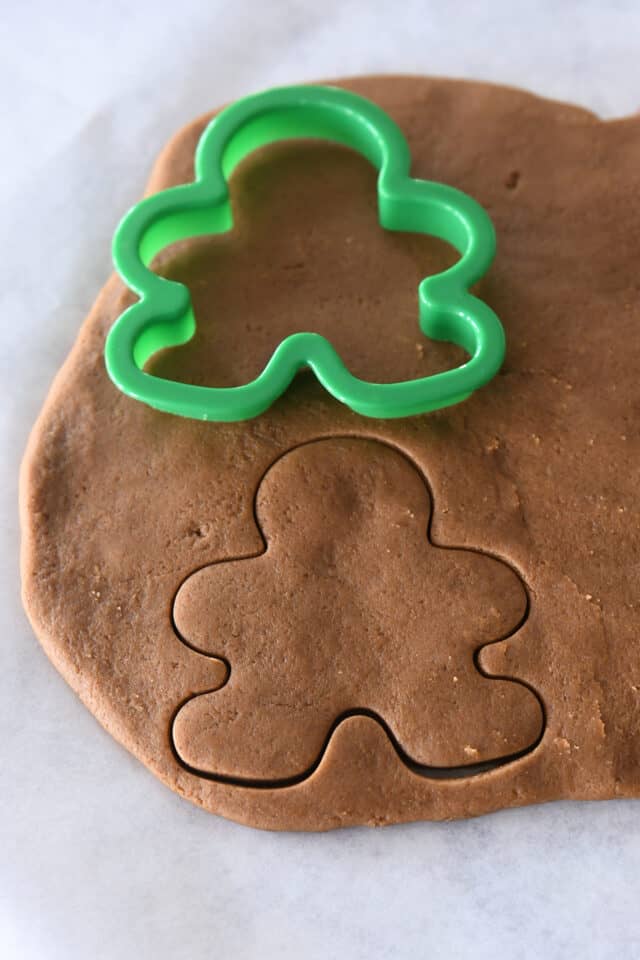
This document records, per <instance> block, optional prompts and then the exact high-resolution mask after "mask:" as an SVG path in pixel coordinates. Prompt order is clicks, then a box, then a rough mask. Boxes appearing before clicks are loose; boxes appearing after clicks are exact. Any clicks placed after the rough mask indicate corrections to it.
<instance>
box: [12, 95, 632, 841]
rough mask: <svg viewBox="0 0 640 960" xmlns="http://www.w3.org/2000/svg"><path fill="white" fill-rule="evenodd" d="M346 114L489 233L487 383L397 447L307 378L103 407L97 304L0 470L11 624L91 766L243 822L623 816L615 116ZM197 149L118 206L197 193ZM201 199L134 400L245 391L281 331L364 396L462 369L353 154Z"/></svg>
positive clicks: (625, 736)
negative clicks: (470, 204)
mask: <svg viewBox="0 0 640 960" xmlns="http://www.w3.org/2000/svg"><path fill="white" fill-rule="evenodd" d="M344 85H345V86H347V87H349V88H350V89H353V90H355V91H357V92H359V93H362V94H364V95H365V96H368V97H370V98H372V99H373V100H375V101H377V102H378V103H379V104H380V105H381V106H382V107H383V108H384V109H386V110H388V111H389V112H390V113H391V115H392V116H393V117H394V119H395V120H396V121H397V122H398V123H399V125H400V126H401V128H402V129H403V131H404V133H405V135H406V136H407V139H408V141H409V144H410V147H411V151H412V156H413V167H412V172H413V174H414V175H415V176H419V177H424V178H427V179H434V180H441V181H443V182H446V183H449V184H452V185H454V186H456V187H459V188H460V189H462V190H464V191H466V192H468V193H470V194H471V195H472V196H474V197H475V198H476V199H478V200H479V201H480V203H482V204H483V205H484V206H485V207H486V209H487V210H488V212H489V214H490V215H491V217H492V219H493V221H494V224H495V226H496V230H497V235H498V255H497V258H496V261H495V264H494V266H493V267H492V269H491V271H490V272H489V274H488V275H487V277H486V278H485V279H484V280H483V281H482V282H481V284H480V285H479V293H480V295H481V296H482V297H483V298H484V299H486V300H487V301H488V302H489V303H490V304H491V306H492V307H493V308H494V309H495V310H496V312H497V313H498V315H499V316H500V317H501V319H502V321H503V323H504V326H505V329H506V333H507V340H508V348H507V358H506V363H505V366H504V368H503V370H502V372H501V374H500V375H499V376H498V377H497V378H495V380H494V381H492V382H491V383H490V384H489V385H488V386H487V387H485V388H484V389H482V390H481V391H479V392H477V393H476V394H475V395H474V396H473V397H472V398H471V399H470V400H469V401H467V402H466V403H464V404H461V405H459V406H457V407H453V408H451V409H448V410H444V411H441V412H439V413H435V414H431V415H427V416H422V417H417V418H411V419H405V420H398V421H373V420H367V419H364V418H361V417H358V416H357V415H355V414H353V413H352V412H351V411H349V410H348V409H347V408H345V407H343V406H342V405H340V404H339V403H337V402H335V401H334V400H332V398H330V397H329V396H328V395H327V394H326V393H325V392H324V391H323V390H322V388H321V387H320V386H319V385H318V384H317V383H316V382H315V380H314V379H313V377H312V376H311V375H310V374H307V373H303V374H301V375H299V376H298V377H297V378H296V380H295V381H294V383H293V384H292V386H291V387H290V389H289V390H288V391H287V393H286V395H285V396H284V397H283V398H282V399H281V400H280V401H279V402H278V403H277V404H276V405H275V406H274V407H273V408H272V409H271V410H269V411H268V412H267V413H266V414H264V415H263V416H261V417H260V418H258V419H256V420H252V421H249V422H246V423H239V424H211V423H196V422H191V421H187V420H182V419H179V418H176V417H172V416H168V415H165V414H161V413H158V412H156V411H153V410H151V409H149V408H148V407H146V406H144V405H143V404H141V403H138V402H136V401H134V400H131V399H129V398H127V397H125V396H123V395H122V394H120V393H119V392H118V391H117V390H116V389H115V387H114V386H113V385H112V384H111V382H110V381H109V379H108V377H107V375H106V373H105V369H104V362H103V356H102V351H103V347H104V338H105V334H106V332H107V330H108V329H109V327H110V326H111V324H112V323H113V321H114V319H115V318H116V317H117V316H118V315H119V313H120V312H121V311H122V310H123V308H124V307H125V306H126V305H127V304H128V303H130V302H131V295H130V294H129V292H128V291H126V290H125V289H124V288H123V286H122V284H121V283H120V282H119V280H118V279H116V278H111V279H110V280H109V282H108V283H107V285H106V286H105V288H104V289H103V291H102V292H101V293H100V295H99V297H98V300H97V302H96V304H95V306H94V308H93V309H92V311H91V313H90V315H89V317H88V318H87V320H86V322H85V324H84V326H83V328H82V330H81V332H80V334H79V337H78V340H77V343H76V344H75V346H74V348H73V350H72V352H71V355H70V356H69V358H68V360H67V361H66V363H65V365H64V367H63V368H62V370H61V371H60V373H59V374H58V376H57V378H56V380H55V383H54V385H53V387H52V389H51V392H50V394H49V397H48V399H47V401H46V404H45V406H44V408H43V411H42V413H41V414H40V417H39V419H38V421H37V423H36V426H35V428H34V430H33V433H32V436H31V439H30V441H29V446H28V450H27V453H26V455H25V459H24V463H23V469H22V477H21V519H22V530H23V547H22V575H23V593H24V602H25V607H26V609H27V612H28V614H29V617H30V619H31V622H32V624H33V627H34V629H35V631H36V633H37V635H38V637H39V638H40V640H41V642H42V644H43V646H44V648H45V650H46V651H47V653H48V655H49V656H50V658H51V659H52V660H53V662H54V663H55V665H56V666H57V667H58V669H59V670H60V672H61V673H62V674H63V676H64V677H65V678H66V680H67V682H68V683H69V684H70V685H71V686H72V687H73V688H74V689H75V690H76V692H77V693H78V694H79V696H80V697H81V698H82V700H83V701H84V703H85V704H86V705H87V706H88V707H89V709H90V710H91V711H92V712H93V713H94V714H95V716H96V717H97V718H98V719H99V721H100V722H101V723H102V724H103V725H104V726H105V727H106V728H107V729H108V730H109V731H110V732H111V733H112V734H113V736H115V737H116V738H117V739H118V740H119V741H120V742H121V743H122V744H124V745H125V746H126V747H127V749H129V750H130V751H131V752H132V753H134V754H135V755H136V756H137V757H139V758H140V759H141V760H142V761H143V762H144V763H145V764H147V766H148V767H149V768H150V769H151V770H153V771H154V773H156V774H157V776H159V777H160V778H161V779H162V780H164V781H165V782H166V783H167V784H168V785H169V786H171V787H172V788H173V789H174V790H177V791H178V792H179V793H181V794H183V795H184V796H186V797H188V798H189V799H191V800H193V801H194V802H196V803H198V804H200V805H202V806H203V807H205V808H207V809H208V810H211V811H214V812H216V813H219V814H222V815H224V816H226V817H230V818H232V819H234V820H238V821H241V822H243V823H247V824H252V825H255V826H259V827H265V828H271V829H305V830H316V829H328V828H331V827H335V826H341V825H347V824H358V823H367V824H382V823H393V822H398V821H406V820H413V819H443V818H452V817H465V816H470V815H474V814H479V813H483V812H487V811H490V810H495V809H498V808H500V807H509V806H517V805H522V804H526V803H533V802H540V801H544V800H551V799H554V798H560V797H576V798H607V797H614V796H637V795H638V794H640V601H639V600H638V590H637V570H638V557H639V556H640V533H639V531H640V524H639V522H638V520H639V518H638V497H637V491H638V484H639V480H640V477H639V470H638V464H639V463H640V430H639V429H638V426H637V410H638V407H639V405H640V378H639V377H638V369H640V338H638V336H637V330H638V327H639V321H640V299H639V297H638V290H639V284H638V279H637V266H636V261H637V255H638V250H639V249H640V118H638V117H632V118H628V119H625V120H618V121H613V122H607V123H603V122H601V121H600V120H598V119H597V118H596V117H594V116H593V115H591V114H589V113H588V112H586V111H584V110H582V109H578V108H576V107H572V106H567V105H564V104H559V103H553V102H550V101H546V100H542V99H539V98H537V97H535V96H532V95H530V94H528V93H524V92H520V91H516V90H511V89H503V88H498V87H493V86H489V85H484V84H475V83H465V82H457V81H448V80H432V79H426V78H416V77H414V78H403V77H397V78H361V79H357V80H348V81H344ZM207 119H208V118H202V119H200V120H197V121H195V122H194V123H193V124H191V125H190V126H188V127H186V128H185V129H184V130H182V131H181V132H180V133H178V134H177V135H176V137H174V139H173V140H172V141H171V142H170V143H169V145H168V146H167V147H166V148H165V150H164V151H163V153H162V155H161V156H160V158H159V160H158V162H157V164H156V166H155V168H154V171H153V174H152V176H151V180H150V184H149V191H156V190H160V189H163V188H165V187H168V186H170V185H173V184H177V183H181V182H187V181H189V180H190V179H191V178H192V176H193V152H194V148H195V145H196V142H197V140H198V137H199V134H200V133H201V131H202V129H203V127H204V125H205V123H206V120H207ZM231 189H232V200H233V204H234V210H235V219H236V225H235V228H234V231H233V233H232V234H231V235H228V236H225V237H212V238H203V239H199V240H193V241H185V242H183V243H181V244H179V245H176V247H175V248H172V249H171V250H170V251H167V252H165V253H164V254H163V255H162V256H161V258H159V261H158V269H159V270H160V271H161V272H163V273H165V274H166V275H167V276H171V277H173V278H175V279H180V280H182V281H183V282H185V283H187V284H188V285H189V287H190V289H191V291H192V296H193V300H194V306H195V310H196V316H197V317H198V322H199V326H198V331H197V334H196V336H195V337H194V338H193V340H192V341H191V342H190V343H189V344H187V345H185V346H184V347H181V348H177V349H175V350H171V351H167V352H166V353H164V354H163V355H161V356H159V357H157V358H155V359H154V361H153V369H154V370H155V371H156V372H158V373H161V374H162V375H164V376H169V377H174V378H176V379H183V380H185V381H189V382H192V383H210V384H216V385H227V384H235V383H243V382H246V381H247V380H248V379H250V378H252V377H253V376H255V375H256V374H257V373H258V372H259V370H260V369H261V368H262V366H263V365H264V363H265V362H266V360H267V359H268V357H269V355H270V354H271V352H272V350H273V349H274V347H275V345H276V344H277V343H278V341H279V340H281V339H282V338H283V337H284V336H285V335H287V334H288V333H291V332H294V331H296V330H299V329H309V330H317V331H319V332H321V333H323V334H324V335H325V336H327V337H328V338H329V339H330V340H331V341H332V343H333V344H334V345H335V347H336V349H337V350H338V352H339V353H340V355H341V356H342V357H343V359H344V360H345V362H346V363H347V365H348V366H349V367H350V368H351V370H352V371H353V372H354V373H355V374H356V375H358V376H361V377H365V378H366V379H369V380H379V381H390V380H394V379H405V378H409V377H415V376H419V375H423V374H425V373H429V372H434V371H436V370H438V369H443V368H445V367H448V366H452V365H455V364H456V363H458V362H459V360H460V356H461V355H460V353H459V351H458V350H457V349H455V348H452V347H449V346H447V345H445V344H435V343H430V342H428V341H426V340H425V339H424V338H423V337H422V336H421V335H420V334H419V331H418V327H417V297H416V289H417V284H418V282H419V280H420V279H421V278H422V277H423V276H425V275H427V274H429V273H433V272H437V271H438V270H441V269H443V267H444V266H446V265H447V264H448V263H450V262H453V259H455V257H454V255H453V253H452V252H451V251H450V250H449V249H448V248H447V247H446V246H445V245H443V244H441V243H439V242H437V241H434V240H432V239H429V238H426V237H418V236H414V235H402V234H391V233H386V232H385V231H383V230H381V229H380V228H379V227H378V226H377V222H376V194H375V171H374V170H373V169H372V168H371V167H369V166H368V165H367V163H366V162H365V161H364V160H362V159H361V158H359V157H357V156H355V155H354V154H352V153H350V152H348V151H346V150H343V149H341V148H338V147H335V146H330V145H327V144H320V143H315V144H309V143H300V142H297V143H287V144H283V145H280V146H278V147H270V148H268V149H265V150H262V151H260V152H258V153H256V154H254V155H253V156H251V157H250V158H248V159H247V160H246V161H245V162H244V163H243V165H242V166H241V167H240V168H239V170H238V171H237V173H236V174H235V175H234V177H233V180H232V188H231ZM443 564H444V566H443ZM280 679H281V681H282V682H281V683H280ZM72 749H73V741H72V731H69V750H70V751H71V750H72Z"/></svg>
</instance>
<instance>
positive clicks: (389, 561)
mask: <svg viewBox="0 0 640 960" xmlns="http://www.w3.org/2000/svg"><path fill="white" fill-rule="evenodd" d="M255 511H256V522H257V524H258V527H259V529H260V530H261V532H262V534H263V538H264V541H265V550H264V552H262V553H260V554H259V555H257V556H252V557H245V558H242V559H231V560H223V561H220V562H217V563H212V564H209V565H207V566H205V567H203V568H201V569H199V570H197V571H195V572H194V573H193V574H191V575H190V576H189V577H187V579H186V580H185V581H184V583H183V584H182V586H181V587H180V589H179V590H178V592H177V594H176V598H175V601H174V610H173V613H174V623H175V626H176V629H177V631H178V633H179V635H180V637H181V638H182V639H183V640H184V642H185V643H187V644H188V645H189V646H190V647H191V648H192V649H194V650H195V651H196V652H200V653H203V654H206V655H207V656H218V657H220V658H222V659H224V660H226V661H227V663H228V664H229V665H230V674H229V677H228V679H227V683H226V684H225V685H224V686H223V687H221V688H218V689H217V690H215V691H204V692H201V693H196V694H195V695H193V696H191V697H189V698H188V699H187V700H186V701H185V702H184V703H183V704H182V705H181V706H180V707H179V708H178V709H177V711H176V713H175V715H174V720H173V725H172V742H173V748H174V751H175V754H176V756H177V758H178V760H179V761H180V763H181V764H182V765H183V766H184V767H186V768H187V769H188V770H190V771H191V772H193V773H196V774H198V775H200V776H205V777H210V778H212V779H220V780H223V781H229V782H235V783H238V784H246V785H257V786H259V785H265V786H266V785H268V786H273V785H275V784H282V785H286V784H288V783H292V782H298V781H299V780H301V779H304V777H305V776H306V775H309V774H310V773H311V772H312V771H313V769H315V767H316V766H317V765H318V763H319V762H320V759H321V757H322V755H323V753H324V750H325V748H326V746H327V743H328V739H329V738H330V736H331V733H332V731H333V730H334V729H335V727H336V725H337V724H338V723H339V722H340V720H341V719H343V718H344V717H346V716H350V715H353V714H354V713H356V714H357V713H362V714H365V715H369V716H373V717H375V718H376V719H379V720H380V721H381V722H382V723H383V725H384V726H385V729H387V731H388V733H389V734H390V736H391V737H392V740H393V741H394V744H395V745H396V748H397V749H398V752H399V753H400V755H401V756H402V757H403V759H405V761H406V762H408V763H410V764H411V765H412V766H413V767H415V768H417V769H419V770H422V769H424V771H425V773H426V774H427V775H428V771H429V770H437V771H440V772H441V773H442V772H443V771H444V772H445V773H446V771H447V770H451V775H459V773H460V771H461V772H462V773H463V774H464V772H465V770H466V769H468V771H469V774H471V773H474V772H479V771H482V770H484V769H487V767H492V766H496V765H502V764H503V763H505V762H509V761H510V760H512V759H515V757H517V756H521V755H522V754H523V753H525V752H528V751H529V750H531V749H533V748H534V747H535V745H536V744H537V743H538V741H539V739H540V737H541V734H542V731H543V727H544V715H543V711H542V706H541V703H540V701H539V700H538V698H537V696H536V695H535V694H534V692H533V691H531V690H530V689H529V688H528V687H526V686H525V685H524V684H522V683H521V682H519V681H517V680H514V679H503V678H489V677H487V676H485V675H484V674H482V673H481V672H479V670H478V667H477V663H476V655H477V653H478V651H479V649H480V648H481V647H483V646H486V645H487V644H489V643H495V642H497V641H499V640H501V639H504V638H506V637H507V636H510V635H511V634H512V633H513V632H514V631H515V630H516V629H518V628H519V627H520V626H521V625H522V622H523V620H524V619H525V617H526V613H527V602H528V601H527V594H526V591H525V589H524V587H523V584H522V581H521V580H520V578H519V577H518V575H517V574H516V573H515V572H514V571H513V570H512V568H511V567H510V566H508V565H507V564H506V563H505V562H504V561H502V560H499V559H497V558H496V557H494V556H490V555H488V554H486V553H483V552H481V551H476V550H469V549H466V548H465V549H462V548H457V547H445V546H441V545H439V544H434V543H433V541H432V540H431V538H430V536H429V525H430V517H431V514H432V496H431V493H430V490H429V486H428V484H427V481H426V479H425V478H424V477H423V476H422V474H421V473H420V472H419V471H418V469H417V468H416V466H415V465H414V464H413V463H412V462H411V461H410V460H409V459H408V458H407V457H406V456H405V455H403V454H402V453H400V452H399V451H397V450H396V449H395V448H393V447H391V446H390V445H388V444H386V443H384V442H380V441H378V440H367V439H362V438H327V439H323V440H317V441H312V442H310V443H307V444H304V445H302V446H299V447H296V448H294V449H293V450H291V451H289V452H287V453H285V454H284V455H283V456H282V457H281V458H280V459H279V460H277V461H276V462H275V463H274V464H273V465H272V466H271V467H270V468H269V470H268V471H267V472H266V474H265V475H264V477H263V480H262V482H261V483H260V485H259V487H258V491H257V494H256V498H255ZM270 624H272V626H270ZM312 635H313V637H312ZM456 771H457V772H458V773H457V774H456Z"/></svg>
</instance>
